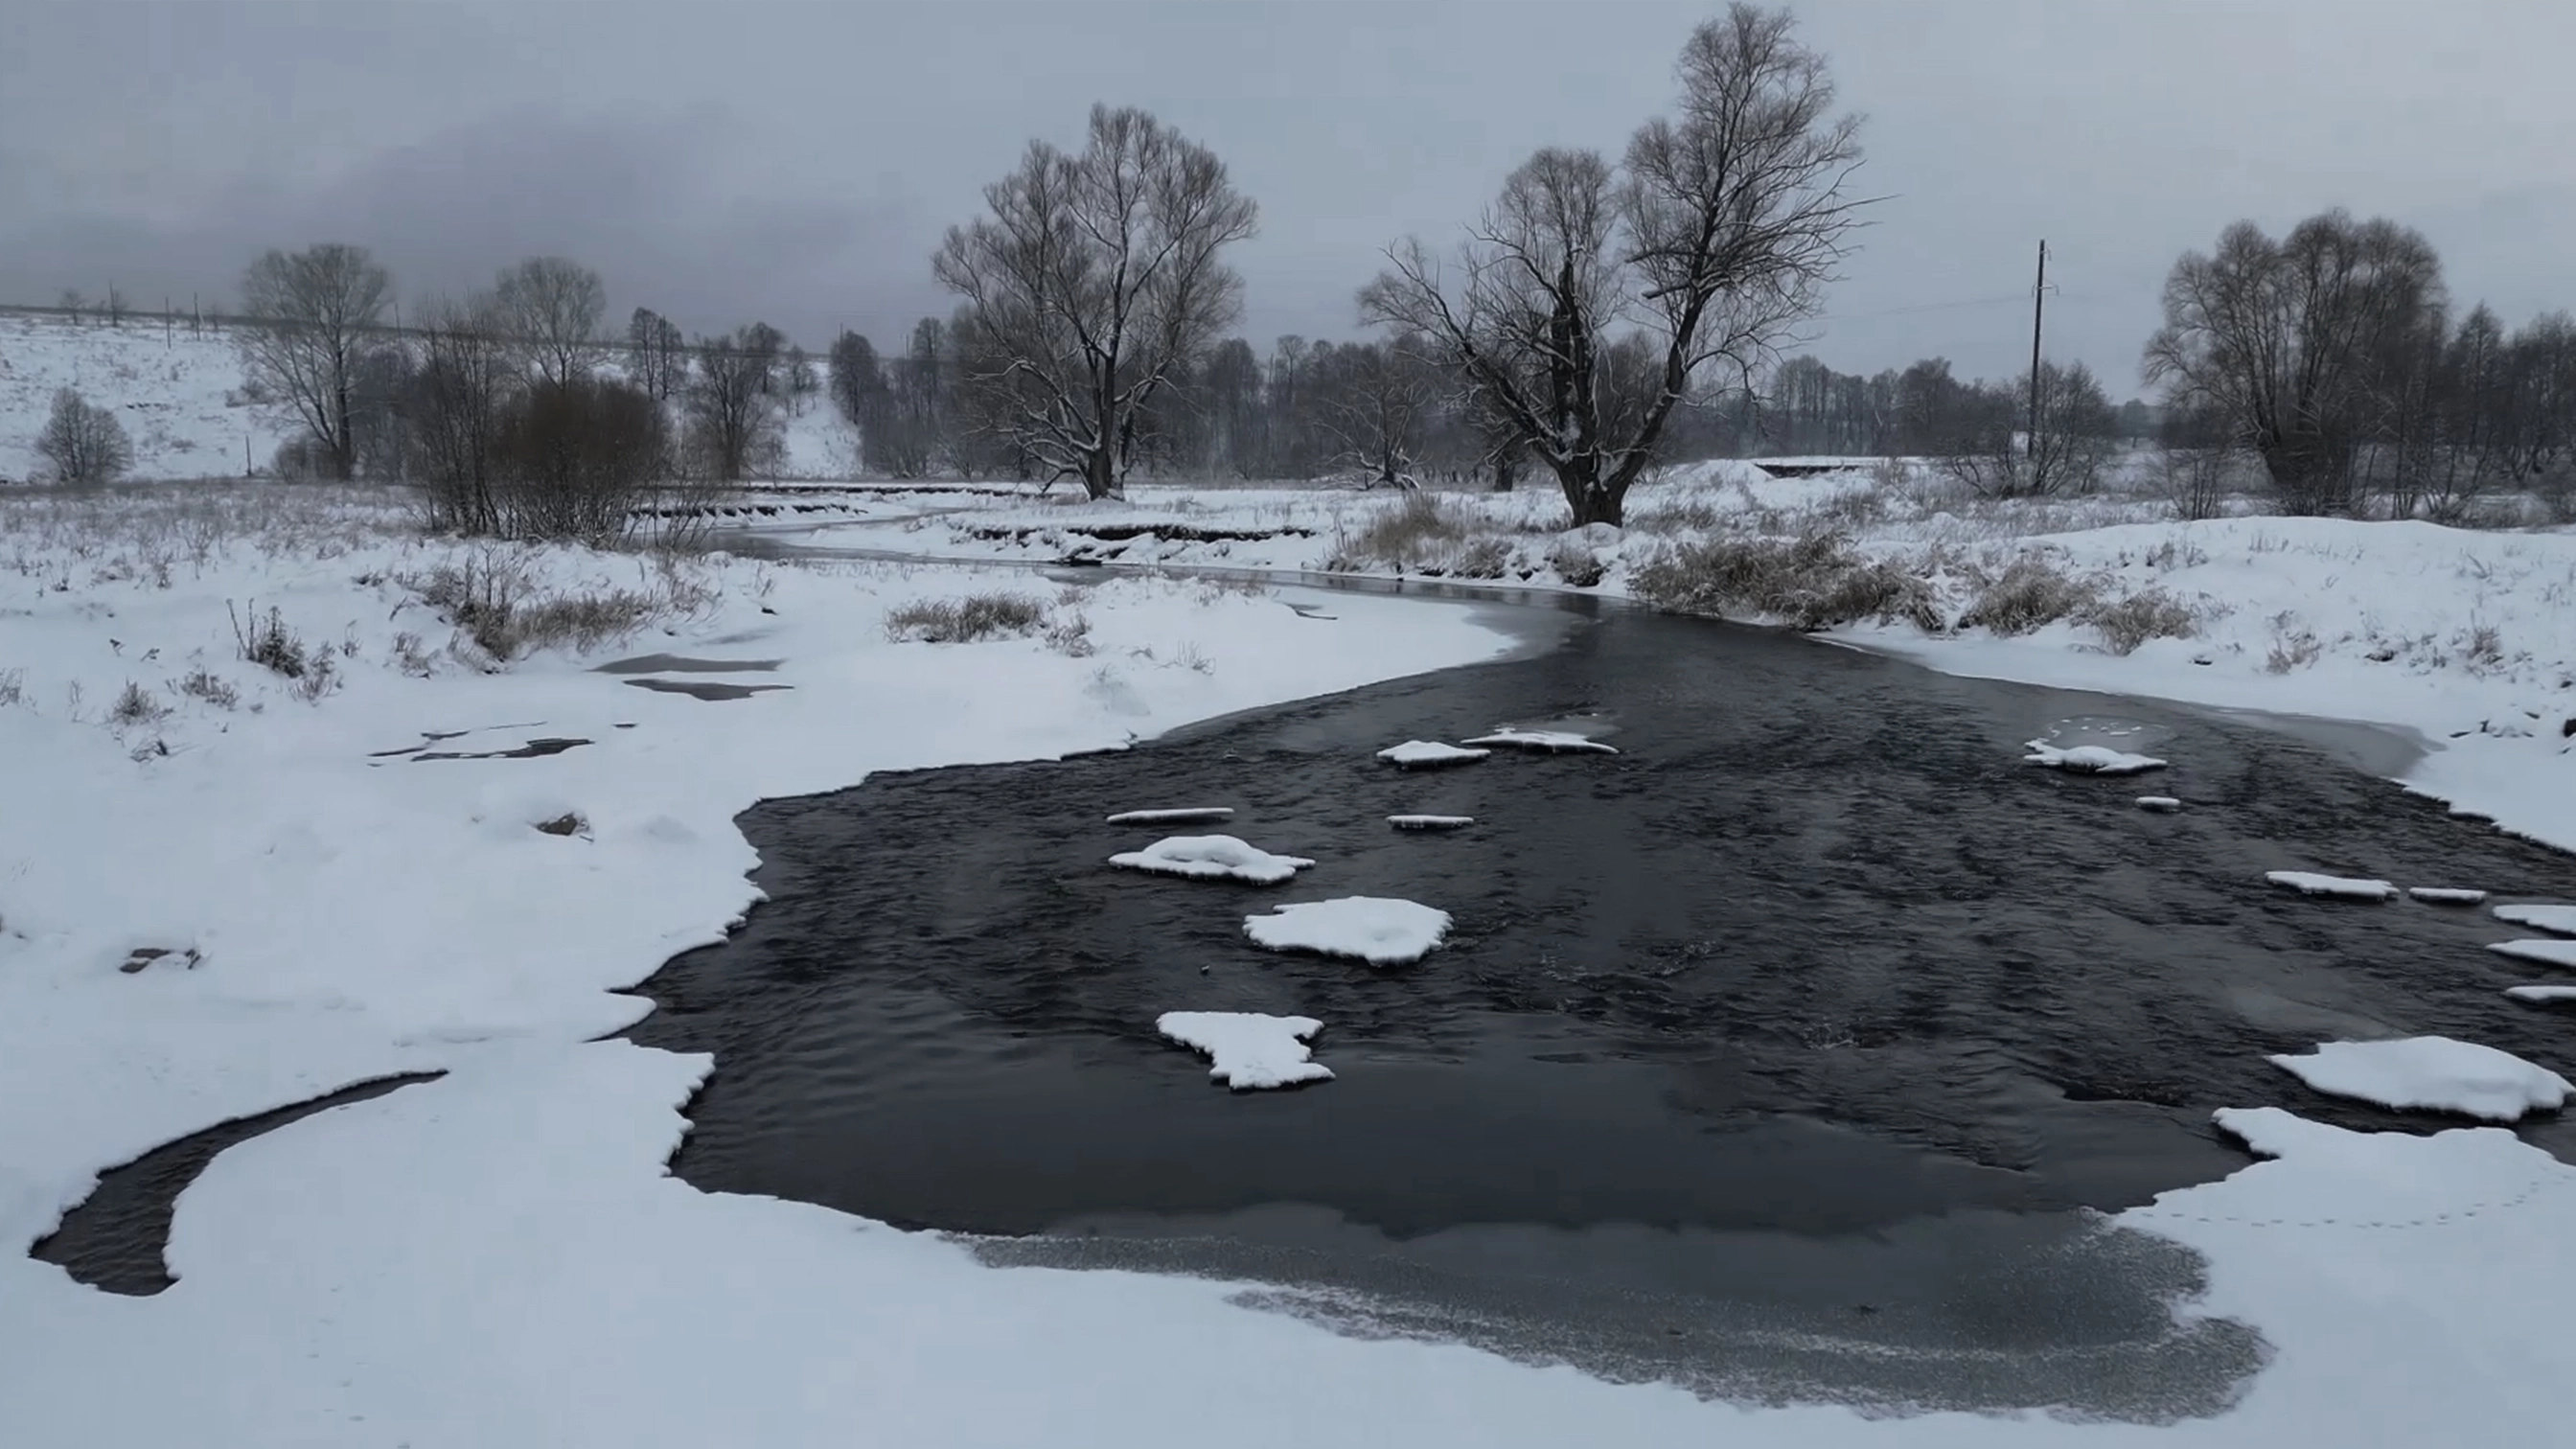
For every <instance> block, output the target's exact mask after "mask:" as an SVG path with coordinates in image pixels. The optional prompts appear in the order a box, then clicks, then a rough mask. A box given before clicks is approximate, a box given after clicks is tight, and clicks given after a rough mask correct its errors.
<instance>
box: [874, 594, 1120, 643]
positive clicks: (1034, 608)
mask: <svg viewBox="0 0 2576 1449" xmlns="http://www.w3.org/2000/svg"><path fill="white" fill-rule="evenodd" d="M1045 622H1046V605H1045V604H1044V603H1041V602H1040V601H1038V600H1036V599H1033V598H1030V597H1029V596H1028V595H1026V594H1005V593H990V594H968V595H967V596H965V597H964V598H962V599H931V600H922V601H919V602H915V603H910V604H902V605H898V606H897V607H895V608H892V609H889V610H887V611H886V621H885V629H886V636H887V637H888V638H891V639H896V640H917V641H919V642H921V643H924V644H972V643H974V642H976V641H977V640H979V639H997V638H1009V637H1011V636H1014V635H1022V634H1031V633H1035V632H1037V630H1038V628H1039V627H1040V626H1041V625H1043V624H1044V623H1045ZM1089 628H1090V626H1089V624H1088V622H1087V621H1086V622H1085V624H1084V625H1083V629H1082V631H1081V632H1082V633H1084V634H1087V633H1088V632H1089ZM1077 637H1078V636H1077ZM1066 652H1068V653H1070V652H1072V651H1071V650H1070V649H1068V650H1067V651H1066ZM1086 652H1087V651H1086Z"/></svg>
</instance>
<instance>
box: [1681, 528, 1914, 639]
mask: <svg viewBox="0 0 2576 1449" xmlns="http://www.w3.org/2000/svg"><path fill="white" fill-rule="evenodd" d="M1630 587H1631V588H1632V589H1634V590H1635V592H1636V595H1637V597H1638V598H1640V599H1642V600H1644V601H1645V602H1647V603H1650V604H1653V605H1655V606H1657V607H1659V608H1666V609H1673V610H1677V611H1679V612H1682V613H1692V614H1714V615H1718V616H1721V617H1724V616H1730V615H1733V616H1745V615H1751V616H1755V617H1761V618H1771V619H1779V620H1781V621H1783V622H1785V623H1787V624H1789V625H1791V626H1792V627H1795V628H1798V629H1803V630H1809V631H1813V630H1817V629H1830V628H1832V627H1834V626H1835V625H1837V624H1849V623H1857V622H1860V621H1862V620H1870V621H1874V622H1880V623H1888V622H1893V621H1895V620H1898V619H1905V620H1909V621H1911V622H1913V623H1914V624H1915V625H1916V626H1917V627H1919V628H1922V629H1924V630H1925V631H1926V632H1933V633H1937V632H1939V631H1940V629H1941V618H1940V613H1939V610H1938V609H1937V608H1936V607H1935V605H1934V601H1933V598H1932V589H1931V585H1930V584H1928V583H1926V582H1925V581H1924V580H1923V579H1921V578H1918V577H1916V576H1915V575H1913V574H1911V573H1909V572H1907V571H1906V570H1904V569H1902V568H1900V567H1898V566H1896V565H1894V564H1891V563H1886V562H1881V561H1876V560H1871V559H1867V558H1863V557H1862V556H1861V555H1860V554H1859V553H1858V552H1856V551H1855V550H1854V549H1853V548H1852V546H1851V543H1850V541H1849V540H1848V539H1846V538H1845V537H1843V535H1841V534H1839V533H1833V532H1821V533H1810V534H1802V535H1799V536H1797V537H1794V538H1785V539H1780V538H1716V539H1710V540H1708V541H1707V542H1704V543H1690V544H1680V545H1675V546H1671V547H1667V548H1665V549H1663V550H1661V551H1659V552H1658V553H1656V555H1655V556H1654V557H1652V558H1650V559H1648V560H1647V561H1646V562H1645V563H1644V564H1642V565H1640V566H1639V567H1638V569H1637V571H1636V574H1635V577H1634V579H1633V581H1632V582H1631V585H1630Z"/></svg>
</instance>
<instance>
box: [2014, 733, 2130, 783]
mask: <svg viewBox="0 0 2576 1449" xmlns="http://www.w3.org/2000/svg"><path fill="white" fill-rule="evenodd" d="M2022 748H2024V749H2026V750H2029V751H2030V753H2029V754H2027V755H2024V756H2022V758H2023V759H2025V760H2027V761H2029V762H2030V763H2032V764H2034V765H2045V766H2047V767H2048V768H2049V769H2052V770H2064V771H2066V772H2067V773H2069V774H2074V775H2135V774H2139V773H2142V772H2144V771H2147V770H2161V769H2163V768H2164V767H2165V762H2164V761H2162V760H2159V759H2156V758H2155V757H2154V756H2152V755H2133V754H2130V753H2129V752H2128V751H2126V750H2115V749H2112V748H2111V747H2110V746H2109V745H2077V746H2075V747H2074V748H2073V749H2067V750H2061V749H2059V748H2057V747H2056V746H2055V745H2052V744H2050V743H2049V742H2048V741H2046V740H2032V741H2030V742H2029V743H2028V744H2026V745H2024V746H2022Z"/></svg>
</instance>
